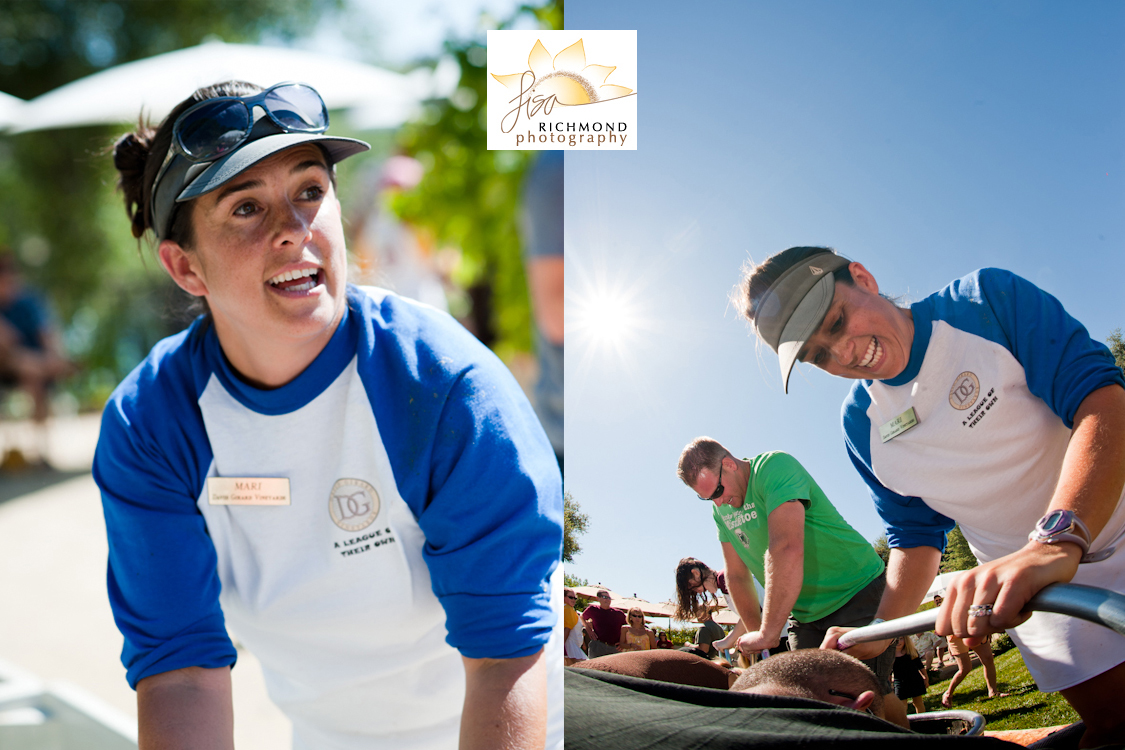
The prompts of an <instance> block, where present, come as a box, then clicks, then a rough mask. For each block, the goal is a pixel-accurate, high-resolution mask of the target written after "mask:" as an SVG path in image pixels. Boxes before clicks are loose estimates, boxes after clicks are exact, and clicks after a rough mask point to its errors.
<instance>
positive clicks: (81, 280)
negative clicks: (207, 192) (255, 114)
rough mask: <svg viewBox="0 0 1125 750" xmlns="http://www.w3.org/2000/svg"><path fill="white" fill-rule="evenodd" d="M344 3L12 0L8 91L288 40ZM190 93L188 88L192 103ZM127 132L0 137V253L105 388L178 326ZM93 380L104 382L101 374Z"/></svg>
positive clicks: (1, 19) (2, 79) (5, 18)
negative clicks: (139, 221) (134, 225)
mask: <svg viewBox="0 0 1125 750" xmlns="http://www.w3.org/2000/svg"><path fill="white" fill-rule="evenodd" d="M342 3H343V0H239V2H237V3H232V2H225V1H224V0H175V2H155V1H153V2H147V1H144V0H117V1H116V2H114V1H112V0H110V1H107V0H14V1H13V0H9V2H6V3H4V5H3V12H0V91H3V92H4V93H7V94H11V95H13V96H17V97H20V98H22V99H31V98H34V97H36V96H38V95H40V94H43V93H45V92H47V91H50V90H52V89H54V88H56V87H58V86H61V85H63V84H66V83H69V82H70V81H73V80H76V79H78V78H81V77H83V76H86V75H89V74H92V73H96V72H97V71H99V70H101V69H104V68H107V67H110V66H112V65H118V64H121V63H124V62H128V61H131V60H136V59H140V58H144V57H148V56H151V55H155V54H159V53H161V52H167V51H171V50H174V49H178V48H181V47H187V46H192V45H195V44H199V43H200V42H202V41H204V40H205V39H207V38H209V37H219V38H221V39H223V40H225V41H228V42H239V41H256V40H257V39H259V38H260V37H262V35H264V34H269V35H270V36H271V37H272V38H274V39H277V40H286V39H292V38H294V37H296V36H299V35H301V34H303V33H307V32H308V31H309V30H311V29H312V27H313V25H314V23H315V21H316V19H317V18H318V17H319V16H320V15H321V14H323V13H325V12H327V11H330V10H333V9H338V8H340V7H342ZM187 93H190V92H185V95H186V94H187ZM120 131H121V128H120V127H83V128H68V129H59V130H51V131H44V132H32V133H24V134H13V135H5V136H0V192H2V193H3V195H4V196H5V200H4V201H2V202H0V245H8V246H11V247H12V248H14V249H15V250H16V251H17V254H18V255H19V257H20V258H21V260H22V261H23V264H24V266H25V268H26V270H27V276H28V279H29V281H30V282H31V283H32V284H33V285H35V286H37V287H39V288H40V289H42V290H44V291H45V292H47V294H48V295H49V296H50V298H51V299H52V301H53V302H54V304H55V306H56V308H57V310H58V313H59V317H60V319H61V322H62V325H63V328H64V330H65V331H66V333H67V343H68V346H69V347H70V348H71V349H72V353H74V354H77V355H78V356H79V357H80V358H81V359H82V360H83V361H84V363H85V365H86V372H87V376H90V375H91V374H94V375H97V374H98V373H101V375H102V377H101V380H102V381H104V382H103V383H102V385H103V386H106V385H107V384H110V383H113V382H115V381H116V380H117V379H118V378H119V377H120V376H121V375H122V374H123V373H124V372H125V371H127V370H128V369H129V368H131V367H132V366H133V365H134V364H136V362H137V361H139V359H140V357H141V356H142V355H143V353H144V352H145V351H147V350H148V348H149V347H151V345H152V344H153V343H155V340H156V339H158V338H160V337H161V336H164V335H167V333H169V332H171V331H173V330H175V329H176V328H178V327H179V323H180V321H178V320H176V319H174V317H173V316H170V315H169V314H168V312H167V311H168V307H169V300H170V299H171V298H172V297H173V295H172V292H171V290H170V284H169V282H167V281H166V280H165V279H164V276H163V273H159V272H158V268H157V264H156V263H154V262H153V261H152V260H151V259H149V260H147V261H145V260H144V259H142V258H140V257H138V253H137V244H136V241H135V240H133V239H132V236H131V234H130V233H129V227H128V221H127V220H126V218H125V212H124V209H123V204H122V202H121V199H120V197H119V196H117V195H114V194H113V192H112V185H113V184H114V180H115V172H114V171H113V166H112V163H111V162H112V160H111V158H110V157H109V155H108V153H107V149H108V147H109V146H110V144H112V142H113V139H114V136H115V135H116V134H117V133H118V132H120ZM94 379H95V380H97V379H98V378H97V377H95V378H94Z"/></svg>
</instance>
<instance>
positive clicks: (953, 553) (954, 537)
mask: <svg viewBox="0 0 1125 750" xmlns="http://www.w3.org/2000/svg"><path fill="white" fill-rule="evenodd" d="M977 565H979V563H978V562H977V558H976V557H975V556H974V555H973V551H972V550H971V549H969V543H968V542H966V541H965V536H964V534H962V533H961V527H960V526H954V527H953V531H951V532H949V535H948V536H947V537H946V539H945V552H943V553H942V555H941V572H942V573H950V572H952V571H954V570H968V569H969V568H975V567H976V566H977Z"/></svg>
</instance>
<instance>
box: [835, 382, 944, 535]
mask: <svg viewBox="0 0 1125 750" xmlns="http://www.w3.org/2000/svg"><path fill="white" fill-rule="evenodd" d="M870 404H871V401H870V397H869V396H868V394H867V389H866V388H864V387H863V384H862V383H861V382H857V383H855V384H854V385H853V386H852V390H851V393H850V394H849V395H848V398H847V400H845V401H844V408H843V423H844V445H845V446H846V447H847V450H848V458H849V459H851V462H852V465H853V466H855V468H856V471H858V472H859V476H860V477H861V478H862V479H863V481H864V482H865V483H866V484H867V489H868V490H869V491H870V492H871V499H872V500H873V501H874V502H875V510H876V511H878V513H879V517H880V518H882V519H883V527H884V528H885V529H886V532H887V545H888V546H890V547H891V548H896V547H902V548H910V547H936V548H938V549H939V550H941V551H943V552H944V551H945V535H946V534H947V533H949V531H950V530H951V529H952V528H953V526H954V521H953V519H952V518H949V517H948V516H944V515H942V514H941V513H938V512H937V511H935V510H934V509H932V508H931V507H930V506H928V505H926V503H925V502H924V501H923V500H922V498H920V497H914V496H907V495H900V494H898V493H896V492H893V491H891V490H889V489H887V488H886V487H884V486H883V484H882V483H881V482H880V481H879V480H878V479H877V478H876V477H875V474H874V473H873V472H872V470H871V420H870V419H869V418H868V416H867V407H868V406H869V405H870Z"/></svg>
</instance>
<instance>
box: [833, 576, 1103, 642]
mask: <svg viewBox="0 0 1125 750" xmlns="http://www.w3.org/2000/svg"><path fill="white" fill-rule="evenodd" d="M1024 611H1025V612H1055V613H1058V614H1060V615H1070V616H1071V617H1077V618H1080V619H1082V620H1088V621H1090V622H1092V623H1095V624H1097V625H1103V626H1105V627H1107V628H1110V629H1111V630H1115V631H1117V632H1118V633H1121V634H1122V635H1125V596H1122V595H1121V594H1117V593H1114V592H1113V591H1107V590H1106V589H1100V588H1097V587H1096V586H1083V585H1081V584H1078V583H1052V584H1050V585H1048V586H1044V587H1043V589H1042V590H1041V591H1040V592H1039V593H1038V594H1036V595H1035V596H1033V597H1031V599H1030V600H1029V601H1028V603H1027V606H1026V607H1025V608H1024ZM936 623H937V609H929V610H926V611H925V612H916V613H915V614H912V615H907V616H906V617H900V618H898V619H897V620H888V621H887V622H881V623H879V624H878V625H867V626H864V627H862V628H856V629H855V630H849V631H848V632H847V633H844V634H843V635H842V636H840V640H838V641H837V642H836V648H839V649H845V648H850V647H852V646H854V645H855V644H857V643H867V642H868V641H882V640H885V639H887V638H897V637H898V636H900V635H913V634H914V633H924V632H926V631H927V630H933V629H934V625H935V624H936Z"/></svg>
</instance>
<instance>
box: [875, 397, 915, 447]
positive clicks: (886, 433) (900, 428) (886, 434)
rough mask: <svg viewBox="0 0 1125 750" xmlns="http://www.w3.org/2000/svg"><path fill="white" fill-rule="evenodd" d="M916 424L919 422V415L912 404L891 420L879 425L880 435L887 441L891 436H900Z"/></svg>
mask: <svg viewBox="0 0 1125 750" xmlns="http://www.w3.org/2000/svg"><path fill="white" fill-rule="evenodd" d="M916 424H918V417H916V416H915V415H914V407H913V406H911V407H910V408H909V409H907V410H906V411H904V412H903V413H902V414H899V415H898V416H897V417H895V418H894V419H892V420H891V421H890V422H887V423H886V424H885V425H881V426H880V427H879V437H881V438H882V439H883V442H884V443H885V442H887V441H888V440H890V439H891V438H894V437H898V436H899V435H901V434H902V433H904V432H906V431H907V430H909V429H910V428H911V427H913V426H914V425H916Z"/></svg>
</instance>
